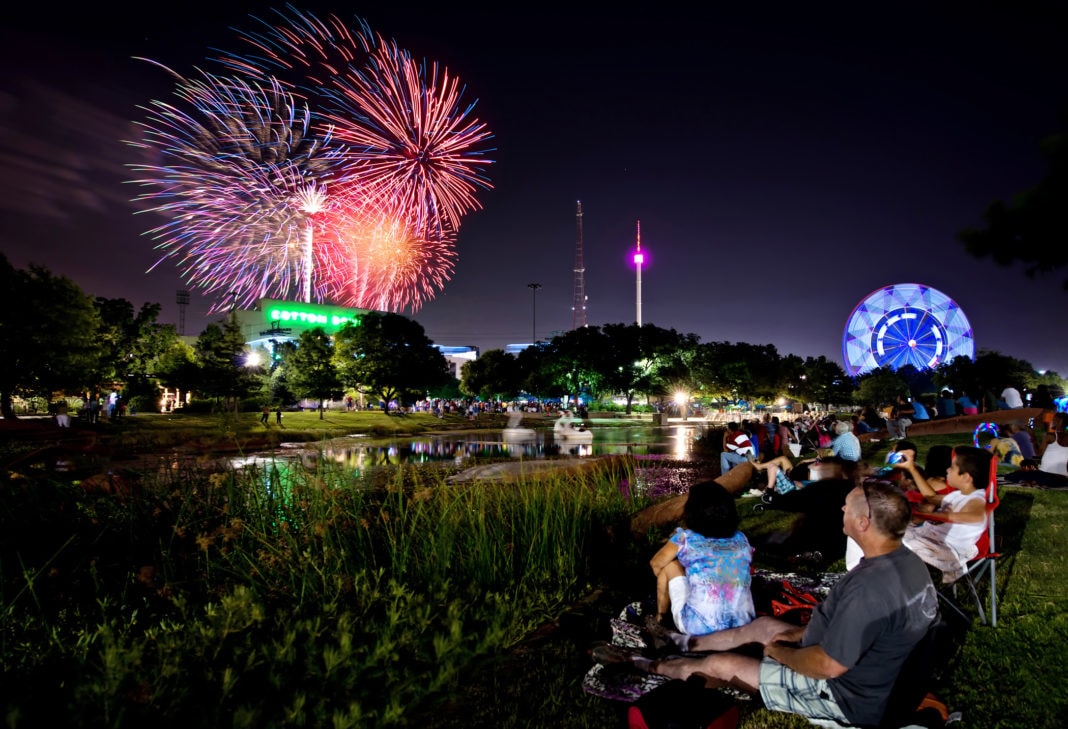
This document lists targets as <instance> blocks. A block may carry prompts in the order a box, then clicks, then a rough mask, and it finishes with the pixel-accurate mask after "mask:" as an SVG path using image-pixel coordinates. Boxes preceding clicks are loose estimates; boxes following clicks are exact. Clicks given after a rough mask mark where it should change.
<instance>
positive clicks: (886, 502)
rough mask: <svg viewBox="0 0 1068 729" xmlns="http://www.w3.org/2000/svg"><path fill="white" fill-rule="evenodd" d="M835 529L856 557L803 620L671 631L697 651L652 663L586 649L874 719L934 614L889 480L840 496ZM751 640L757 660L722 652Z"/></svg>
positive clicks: (831, 714)
mask: <svg viewBox="0 0 1068 729" xmlns="http://www.w3.org/2000/svg"><path fill="white" fill-rule="evenodd" d="M842 511H843V519H842V521H843V528H842V531H843V532H845V534H847V535H849V536H850V537H852V538H853V539H855V540H856V541H857V543H858V544H860V545H861V548H862V549H863V552H864V559H863V560H861V563H860V565H859V566H858V567H857V568H856V569H854V570H853V571H851V572H849V573H847V574H846V575H845V576H844V577H843V578H842V579H840V580H839V581H838V582H837V583H835V585H834V587H832V588H831V591H830V593H829V594H828V595H827V598H826V599H825V600H824V601H823V602H822V603H820V604H819V605H818V606H817V607H816V608H815V610H813V612H812V618H811V620H810V621H809V623H808V625H807V626H805V627H798V626H796V625H793V624H792V623H787V622H785V621H782V620H779V619H777V618H772V617H761V618H757V619H756V620H754V621H753V622H752V623H749V624H748V625H744V626H742V627H739V628H731V629H729V630H722V631H719V632H717V633H712V634H710V635H704V636H700V637H693V636H682V635H678V634H676V635H675V636H673V638H674V640H675V642H676V644H677V645H679V647H680V648H683V649H684V650H689V651H721V652H717V653H713V654H711V655H708V656H705V657H700V658H672V659H664V660H655V659H649V658H645V657H643V656H640V655H634V654H629V653H626V652H624V651H622V650H620V649H616V648H614V647H612V646H601V647H598V648H596V649H594V651H593V656H594V658H595V659H596V660H598V661H599V662H602V663H620V662H628V661H629V662H631V663H633V664H634V665H635V666H636V667H638V668H640V669H642V670H646V671H649V672H650V673H656V674H660V675H664V676H670V677H672V678H682V679H685V678H688V677H689V676H691V675H692V674H700V675H703V676H706V677H708V678H710V679H712V680H713V681H718V682H720V684H731V685H733V686H735V687H737V688H741V689H743V690H747V691H752V692H758V691H759V693H760V696H761V698H762V699H763V700H764V705H765V706H766V707H767V708H769V709H771V710H775V711H787V712H791V713H795V714H800V715H802V716H805V717H807V718H810V719H818V720H824V721H837V722H840V723H844V724H849V725H878V724H879V722H880V721H881V720H882V718H883V715H884V714H885V713H886V710H887V704H888V700H889V697H890V693H891V691H892V690H893V687H894V683H895V681H896V680H897V677H898V674H899V673H900V670H901V667H902V666H903V665H904V663H905V660H906V659H907V658H908V656H909V654H910V653H911V652H912V649H913V648H914V647H915V646H916V644H917V643H919V641H920V640H921V639H922V638H923V637H924V636H925V635H926V634H927V631H928V630H929V629H930V627H931V624H932V623H933V622H934V621H935V619H936V618H937V615H938V599H937V596H936V594H935V590H934V586H933V585H932V584H931V578H930V576H929V574H928V572H927V568H926V567H925V566H924V564H923V562H922V561H921V560H920V559H919V558H918V557H917V556H916V555H915V554H913V553H912V552H910V551H909V550H908V549H907V548H905V547H904V545H903V544H902V543H901V538H902V536H903V535H904V533H905V528H906V527H907V525H908V523H909V519H910V517H911V509H910V508H909V504H908V502H907V501H906V500H905V497H904V495H903V494H902V493H901V491H900V489H898V488H897V487H896V486H894V485H893V484H890V483H887V482H885V481H877V480H867V481H865V482H864V483H863V484H862V485H861V486H856V487H855V488H853V490H852V491H850V493H849V496H848V497H847V498H846V503H845V506H844V507H843V509H842ZM752 643H759V644H762V645H763V646H764V658H763V660H761V659H758V658H754V657H750V656H747V655H741V654H738V653H732V652H730V651H731V650H732V649H734V648H739V647H741V646H744V645H747V644H752Z"/></svg>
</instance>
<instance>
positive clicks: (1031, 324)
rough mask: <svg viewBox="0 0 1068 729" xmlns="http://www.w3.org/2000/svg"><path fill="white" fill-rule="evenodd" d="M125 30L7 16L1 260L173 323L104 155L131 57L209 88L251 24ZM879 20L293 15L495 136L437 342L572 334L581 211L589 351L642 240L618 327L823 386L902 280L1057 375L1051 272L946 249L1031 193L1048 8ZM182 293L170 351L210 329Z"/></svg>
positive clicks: (198, 6) (1050, 117) (148, 80)
mask: <svg viewBox="0 0 1068 729" xmlns="http://www.w3.org/2000/svg"><path fill="white" fill-rule="evenodd" d="M23 5H25V4H23ZM152 5H153V4H149V3H138V4H133V3H125V2H118V3H102V4H99V5H97V6H95V7H98V8H99V10H98V11H93V12H91V11H90V10H87V9H82V10H79V11H75V14H73V15H71V14H69V13H68V14H64V13H63V12H62V11H57V10H56V9H55V7H54V6H47V5H45V4H39V5H38V6H39V7H40V8H42V10H41V11H36V10H34V9H33V8H29V9H26V8H23V9H22V10H19V11H17V14H16V15H8V16H7V17H5V19H4V21H3V27H2V31H0V46H2V47H0V58H2V62H3V65H2V67H0V68H2V70H3V75H2V78H0V156H2V160H3V164H2V165H0V250H3V252H4V253H5V254H6V255H7V256H8V257H9V258H10V259H11V261H12V262H13V263H14V264H15V265H16V266H25V265H26V264H27V263H29V262H35V263H40V264H42V265H44V266H46V267H48V268H49V269H51V270H52V271H53V272H56V273H61V274H65V275H68V276H70V277H71V278H72V279H73V280H74V281H75V282H77V283H78V284H79V285H80V286H81V287H82V288H83V289H84V290H85V291H86V292H88V293H90V294H92V295H100V296H107V297H122V298H127V299H129V300H131V301H133V302H134V303H135V305H140V304H141V303H142V302H146V301H150V302H159V303H161V304H162V305H163V317H162V318H163V319H164V320H165V321H173V322H177V319H178V307H177V306H176V305H175V303H174V299H175V291H176V290H177V289H179V288H185V285H184V284H183V283H182V282H181V281H180V279H179V277H178V275H177V270H176V269H175V267H174V265H173V264H172V263H170V262H164V263H163V264H162V265H161V266H160V267H159V268H157V269H156V270H155V271H153V272H152V273H146V271H147V269H148V268H149V267H150V266H151V265H152V264H153V263H154V262H155V261H156V259H157V254H156V252H155V251H153V249H152V243H151V242H150V241H149V240H148V239H147V238H146V237H144V236H142V235H141V233H142V232H143V231H144V230H146V229H148V228H150V227H153V226H154V225H158V224H159V222H160V220H159V219H158V218H151V217H150V216H147V215H139V216H135V215H134V214H133V211H134V206H133V205H132V203H130V202H129V200H130V198H132V197H133V196H134V195H135V194H136V191H135V190H134V189H133V188H132V186H130V185H128V184H124V180H126V179H127V178H128V173H127V172H126V171H125V170H124V167H123V165H124V164H127V163H129V162H132V161H135V159H134V157H133V156H132V154H133V151H132V150H131V149H130V148H128V147H127V146H125V145H123V144H122V142H121V141H120V140H123V139H131V138H134V137H135V136H136V132H135V130H134V127H133V122H134V121H135V120H137V119H140V118H142V114H141V113H140V112H138V110H137V109H136V106H137V105H138V104H144V103H147V102H148V101H149V100H150V99H152V98H169V95H170V91H171V87H170V84H169V80H168V79H166V78H165V77H164V76H163V74H162V72H160V71H159V70H158V69H154V68H152V67H151V66H149V65H148V64H145V63H143V62H139V61H135V60H133V57H134V56H146V57H150V58H152V59H155V60H157V61H159V62H161V63H164V64H166V65H168V66H170V67H172V68H174V69H175V70H177V71H181V72H186V73H189V72H191V71H192V69H193V66H194V65H200V66H202V67H208V68H213V67H212V66H211V65H210V64H208V63H206V62H205V60H204V59H205V58H206V57H207V56H208V55H210V48H211V47H212V46H215V47H223V48H227V49H238V48H240V43H239V42H238V41H237V39H236V34H235V33H234V32H233V31H232V30H228V28H229V27H231V26H235V25H237V26H242V27H247V26H248V25H249V23H248V21H247V20H246V19H245V18H246V17H247V16H246V14H247V12H249V11H250V10H254V11H256V12H258V13H263V9H264V8H269V7H276V6H277V4H259V5H257V4H255V3H247V4H246V3H234V4H231V3H229V2H215V3H206V2H203V1H202V0H193V1H192V2H187V3H177V4H167V7H168V8H174V9H171V10H167V11H166V12H165V13H164V11H163V10H157V9H154V8H153V6H152ZM231 5H232V7H231ZM591 5H592V6H594V7H596V6H600V5H602V3H591ZM740 5H744V9H740V8H738V7H735V6H740ZM897 5H898V4H896V3H895V4H890V3H884V4H875V5H872V4H865V3H852V4H849V5H845V4H843V5H840V6H837V5H833V4H821V3H816V4H808V5H807V6H806V7H807V8H811V9H809V10H806V11H799V10H796V9H791V8H797V7H798V4H797V3H705V4H692V3H679V4H675V3H646V4H644V5H643V7H642V8H641V9H640V10H624V9H621V6H616V7H615V8H612V9H609V10H598V11H595V10H587V9H583V8H582V7H581V6H582V4H581V3H572V4H570V5H556V4H553V5H547V4H538V5H534V4H524V5H518V4H517V5H508V4H502V3H497V4H491V5H479V4H470V3H437V4H421V3H407V2H402V1H399V0H397V1H391V2H388V3H385V2H383V3H353V4H344V3H334V4H332V5H331V4H326V3H318V2H317V3H309V4H305V5H300V6H299V7H301V8H303V9H306V10H310V11H313V12H316V13H317V14H320V15H321V16H325V15H326V14H327V13H329V12H330V11H336V12H338V14H340V15H341V16H342V17H344V18H351V17H354V16H355V15H359V16H361V17H363V18H365V19H366V20H367V21H368V22H369V23H370V25H371V27H372V28H373V29H374V30H376V31H378V32H380V33H381V34H383V35H384V36H386V37H393V38H396V39H397V40H398V42H399V43H400V44H401V45H402V46H403V47H405V48H407V49H408V50H409V51H411V52H412V54H413V55H414V56H416V57H425V58H427V59H428V60H436V61H438V62H440V63H442V64H444V65H445V66H446V67H448V69H449V70H450V71H451V72H455V73H457V74H459V75H460V77H461V78H462V79H463V81H464V82H465V83H466V87H467V91H466V96H465V98H467V99H469V100H472V101H473V100H475V99H477V100H478V104H477V106H476V109H475V115H476V116H478V117H479V118H481V119H483V120H484V121H486V122H487V123H488V124H489V126H490V128H491V130H492V131H493V133H494V135H495V136H494V140H493V146H495V147H496V151H495V152H494V153H493V154H492V155H491V156H492V157H493V159H495V160H496V164H494V165H493V166H492V167H491V168H490V173H489V174H490V177H491V178H492V181H493V184H494V189H493V190H490V191H486V192H483V193H482V194H481V196H480V200H481V202H482V204H483V209H482V210H481V211H477V212H474V213H471V214H469V215H468V216H467V217H466V218H465V219H464V221H463V223H462V226H461V229H460V232H459V237H458V242H457V250H458V252H459V259H458V263H457V266H456V270H455V273H454V276H453V278H452V280H451V281H450V282H449V283H448V284H447V285H446V287H445V289H444V291H443V292H442V293H441V294H440V295H439V296H438V297H437V298H436V299H435V300H434V301H432V302H431V303H429V304H427V305H426V306H424V307H423V308H422V309H421V310H419V311H418V312H416V313H415V314H414V318H415V319H416V320H417V321H419V322H420V323H421V324H422V325H423V326H424V328H425V329H426V331H427V334H428V335H429V336H430V337H431V338H432V339H433V340H434V341H436V342H438V343H439V344H473V345H476V346H479V347H481V348H482V349H483V350H485V349H488V348H495V347H503V346H504V345H505V344H507V343H513V342H528V341H530V338H531V333H532V329H533V328H535V327H536V330H537V335H538V336H539V337H547V336H549V335H550V334H551V333H552V332H554V331H558V330H566V329H568V328H570V326H571V304H572V294H573V285H574V274H573V268H574V257H575V238H576V233H575V203H576V201H577V200H581V201H582V204H583V207H584V212H585V217H584V249H585V268H586V273H585V291H586V294H587V296H588V297H589V303H588V321H589V323H590V324H604V323H616V322H633V321H634V319H635V275H634V271H633V269H632V268H631V267H630V265H629V264H628V258H629V255H630V253H631V251H632V248H633V244H634V233H635V221H636V220H638V219H640V220H641V228H642V244H643V248H645V249H646V250H647V252H648V259H647V260H649V263H648V264H647V266H646V267H645V269H644V271H643V275H642V314H643V315H642V319H643V321H644V322H646V323H653V324H656V325H658V326H661V327H665V328H674V329H676V330H678V331H680V332H691V333H694V334H697V335H699V336H700V338H701V340H702V341H714V340H715V341H723V340H726V341H748V342H753V343H758V344H768V343H770V344H774V345H775V346H776V347H777V348H778V350H779V352H780V353H793V354H798V355H801V356H810V355H820V354H823V355H826V356H828V357H830V358H832V359H834V360H836V361H839V362H841V359H842V346H841V339H842V333H843V328H844V326H845V323H846V320H847V318H848V316H849V314H850V312H851V311H852V309H853V307H854V306H855V305H856V304H857V303H858V302H859V301H861V300H862V299H863V298H864V297H865V296H867V295H868V294H869V293H870V292H872V291H874V290H875V289H878V288H881V287H883V286H886V285H890V284H899V283H912V282H915V283H922V284H927V285H930V286H933V287H934V288H936V289H939V290H941V291H943V292H945V293H946V294H947V295H949V296H950V297H951V298H953V299H954V300H955V301H957V302H958V303H959V304H960V306H961V307H962V308H963V310H964V312H965V314H966V315H967V317H968V319H969V320H970V322H971V324H972V327H973V330H974V336H975V343H976V346H977V347H978V348H986V349H993V350H997V351H999V352H1002V353H1005V354H1009V355H1013V356H1016V357H1021V358H1023V359H1027V360H1029V361H1030V362H1031V363H1032V364H1034V365H1035V367H1037V368H1039V369H1054V370H1057V371H1058V372H1060V373H1061V375H1062V376H1063V375H1065V374H1068V340H1066V338H1065V336H1064V332H1065V323H1064V322H1065V314H1066V313H1068V294H1065V293H1064V292H1063V291H1062V290H1061V289H1060V282H1061V279H1062V278H1063V274H1064V272H1061V274H1062V275H1053V276H1048V277H1045V278H1039V279H1036V280H1031V279H1028V278H1026V277H1025V276H1024V274H1023V273H1022V271H1021V269H1019V268H1001V267H998V266H996V265H995V264H994V263H993V262H991V261H989V260H976V259H973V258H971V257H970V256H968V255H967V254H966V253H965V252H964V250H963V247H962V246H961V245H960V244H959V243H958V242H957V240H956V234H957V233H958V232H959V231H960V230H961V229H962V228H965V227H968V226H975V225H980V224H981V222H982V212H983V210H984V208H985V207H986V206H987V205H988V204H989V203H990V202H992V201H993V200H995V199H1000V198H1006V197H1011V196H1012V195H1014V194H1015V193H1017V192H1019V191H1021V190H1023V189H1025V188H1027V187H1029V186H1031V185H1033V184H1034V183H1035V182H1037V181H1038V180H1039V179H1040V177H1041V176H1042V175H1043V173H1044V172H1045V170H1046V165H1045V162H1044V160H1043V158H1042V156H1041V152H1040V149H1039V142H1040V140H1041V139H1042V138H1043V137H1045V136H1047V135H1049V134H1050V133H1052V132H1054V131H1056V130H1057V129H1058V127H1059V123H1060V114H1061V112H1062V110H1064V109H1065V108H1066V107H1068V93H1066V81H1065V79H1066V78H1068V75H1066V73H1065V71H1066V70H1068V37H1066V35H1068V34H1066V23H1065V18H1066V15H1065V13H1064V10H1063V5H1061V4H1056V5H1054V4H1047V3H1041V2H1028V3H999V4H998V5H999V6H1000V7H998V8H997V9H991V7H990V6H989V5H988V4H986V3H979V2H971V3H967V4H964V3H958V4H952V3H929V2H927V3H904V4H901V5H902V7H896V6H897ZM160 7H162V6H160ZM217 7H227V8H230V9H227V10H224V11H217V10H215V9H214V8H217ZM821 7H822V8H823V9H822V10H820V9H819V8H821ZM836 7H840V8H850V9H849V10H840V11H839V10H834V8H836ZM531 282H538V283H540V284H541V285H542V288H541V289H539V290H538V291H537V294H536V306H535V300H534V296H535V295H534V294H533V293H532V291H531V289H529V288H528V287H527V284H528V283H531ZM192 292H193V301H192V304H191V305H190V307H189V309H188V311H187V324H186V331H187V333H197V332H199V331H200V329H201V328H202V327H203V325H204V324H205V323H206V322H207V321H209V320H210V319H211V318H214V317H208V315H207V314H206V311H207V309H208V306H209V305H210V302H209V301H207V300H206V299H204V298H203V297H201V296H200V295H198V291H197V290H196V289H195V288H194V289H192Z"/></svg>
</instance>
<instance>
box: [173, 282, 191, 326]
mask: <svg viewBox="0 0 1068 729" xmlns="http://www.w3.org/2000/svg"><path fill="white" fill-rule="evenodd" d="M174 301H175V303H176V304H178V334H180V335H184V334H185V307H187V306H189V292H188V291H186V290H185V289H179V290H178V291H177V292H176V293H175V296H174Z"/></svg>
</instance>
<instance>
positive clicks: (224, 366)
mask: <svg viewBox="0 0 1068 729" xmlns="http://www.w3.org/2000/svg"><path fill="white" fill-rule="evenodd" d="M195 350H196V356H197V386H196V388H195V389H196V390H198V391H199V392H200V393H201V394H203V395H205V396H207V397H212V398H215V399H216V400H217V401H218V400H221V401H222V402H223V403H224V404H225V405H226V407H227V409H234V408H235V407H236V405H237V401H238V400H240V399H241V398H242V397H244V396H246V395H248V394H249V393H250V392H251V391H252V390H253V389H254V388H255V387H256V386H257V384H258V383H257V380H256V377H255V375H254V374H253V373H252V372H250V371H249V368H248V367H246V365H245V358H246V356H247V355H248V347H247V346H246V345H245V338H244V336H242V334H241V327H240V326H239V325H238V323H237V319H236V317H234V316H230V317H228V318H226V319H224V320H222V321H220V322H214V323H212V324H209V325H208V326H207V327H206V328H205V329H204V331H203V332H201V334H200V336H199V337H197V343H196V347H195Z"/></svg>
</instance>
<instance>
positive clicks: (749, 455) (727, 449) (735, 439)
mask: <svg viewBox="0 0 1068 729" xmlns="http://www.w3.org/2000/svg"><path fill="white" fill-rule="evenodd" d="M753 460H755V458H754V451H753V444H752V442H751V441H750V440H749V436H748V435H746V434H745V431H743V430H742V428H741V426H740V425H738V423H735V422H730V423H727V432H726V433H724V434H723V452H722V453H720V454H719V472H720V474H721V475H722V474H724V473H726V472H727V471H729V470H731V468H733V467H734V466H737V465H738V464H739V463H747V462H749V461H753Z"/></svg>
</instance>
